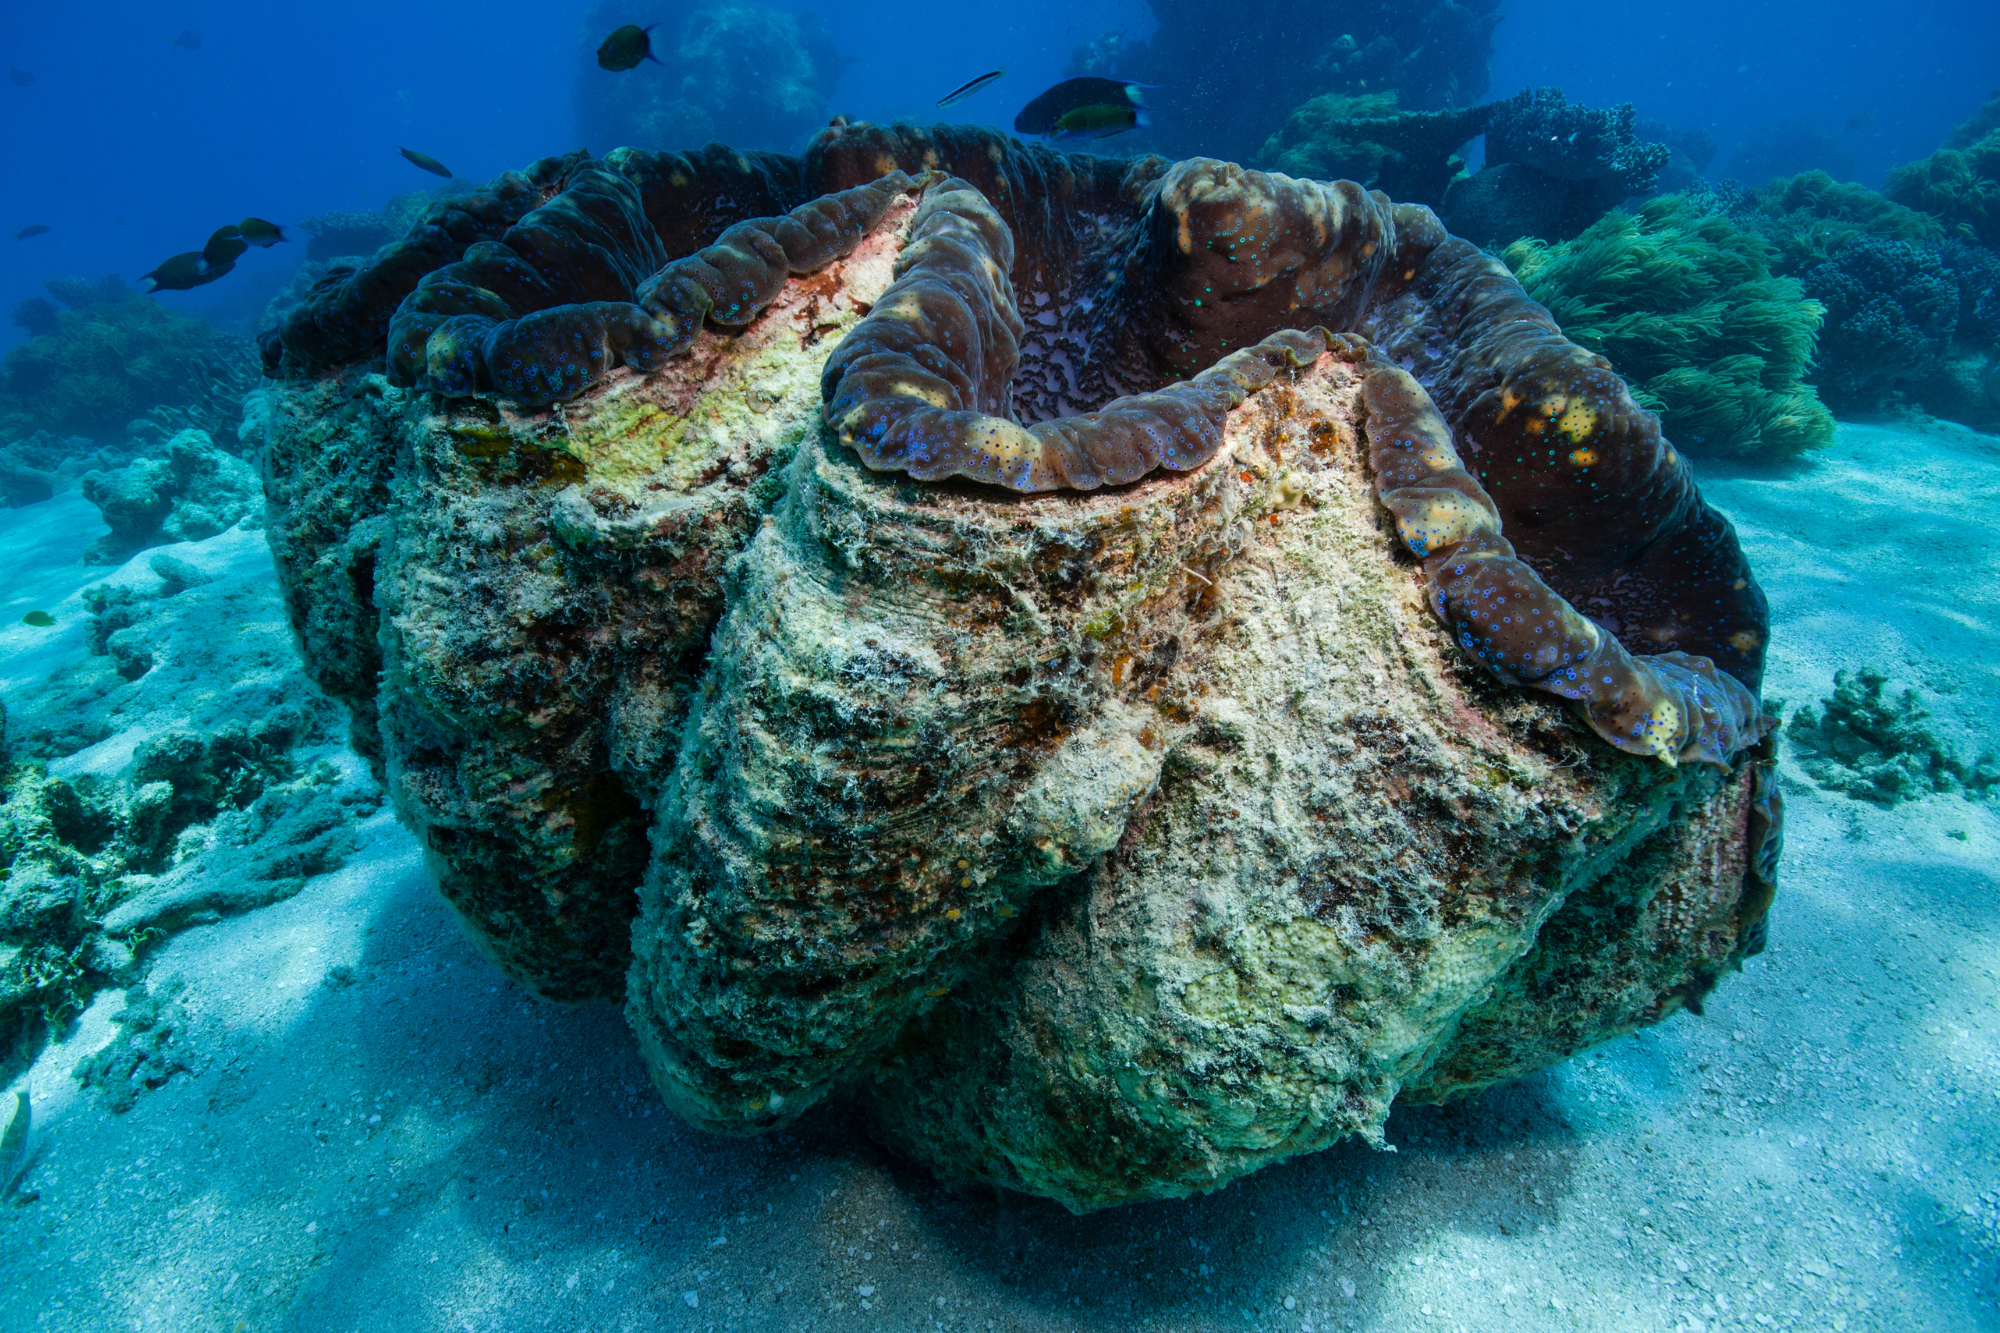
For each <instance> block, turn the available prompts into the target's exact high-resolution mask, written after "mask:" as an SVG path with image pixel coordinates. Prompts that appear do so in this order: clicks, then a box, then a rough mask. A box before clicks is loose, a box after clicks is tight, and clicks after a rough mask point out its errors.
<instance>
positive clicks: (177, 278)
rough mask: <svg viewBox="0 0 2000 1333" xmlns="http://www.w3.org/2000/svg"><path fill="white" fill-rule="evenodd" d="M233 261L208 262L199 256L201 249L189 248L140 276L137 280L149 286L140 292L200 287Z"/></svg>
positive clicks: (220, 273)
mask: <svg viewBox="0 0 2000 1333" xmlns="http://www.w3.org/2000/svg"><path fill="white" fill-rule="evenodd" d="M235 267H236V265H235V264H234V263H229V264H210V263H209V262H208V261H207V260H205V259H203V258H202V257H201V251H199V250H189V251H187V252H186V253H185V254H178V255H175V256H174V257H173V258H172V259H169V260H168V261H167V262H166V263H164V264H162V265H160V266H159V267H158V268H156V269H154V270H153V271H152V272H151V273H148V274H145V275H144V276H142V277H141V278H140V279H139V281H140V282H144V283H150V284H152V285H151V286H148V287H141V288H140V289H139V290H140V291H142V292H184V291H186V290H188V289H189V288H190V287H200V286H202V285H203V284H205V283H210V282H214V281H215V280H216V279H217V278H219V277H221V276H222V275H223V274H225V273H227V272H229V270H230V269H232V268H235Z"/></svg>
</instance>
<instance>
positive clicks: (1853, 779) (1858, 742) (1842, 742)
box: [1785, 667, 2000, 806]
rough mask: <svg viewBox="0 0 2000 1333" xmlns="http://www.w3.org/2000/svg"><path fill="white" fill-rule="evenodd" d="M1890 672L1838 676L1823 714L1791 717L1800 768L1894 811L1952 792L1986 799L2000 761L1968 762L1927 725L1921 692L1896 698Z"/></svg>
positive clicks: (1866, 670) (1998, 780)
mask: <svg viewBox="0 0 2000 1333" xmlns="http://www.w3.org/2000/svg"><path fill="white" fill-rule="evenodd" d="M1888 683H1889V673H1888V672H1886V671H1883V670H1880V669H1879V668H1876V667H1863V668H1861V670H1859V671H1852V672H1851V671H1838V672H1835V673H1834V677H1833V693H1832V694H1831V695H1829V696H1828V697H1827V698H1826V699H1824V700H1822V701H1821V703H1820V707H1819V710H1818V711H1817V712H1815V711H1814V710H1813V709H1812V708H1810V707H1807V708H1801V709H1799V710H1798V711H1797V712H1795V713H1793V714H1792V720H1791V721H1790V722H1789V723H1787V724H1786V727H1785V734H1786V735H1787V736H1789V737H1791V739H1792V741H1793V742H1794V743H1795V744H1796V745H1798V746H1799V747H1801V753H1800V756H1799V766H1800V767H1801V768H1803V769H1805V771H1806V772H1808V773H1810V774H1812V778H1813V781H1815V782H1817V783H1819V785H1820V786H1822V787H1825V788H1826V789H1827V790H1829V791H1841V792H1846V793H1847V794H1848V795H1849V796H1853V797H1855V798H1857V799H1858V800H1863V801H1873V802H1874V803H1875V804H1877V805H1886V806H1895V805H1899V804H1901V803H1902V802H1904V801H1906V800H1909V799H1911V798H1912V797H1917V796H1929V795H1932V794H1943V793H1947V792H1958V793H1960V794H1962V795H1965V796H1968V797H1971V796H1981V795H1985V794H1987V793H1988V792H1990V791H1991V790H1992V789H1993V788H1995V787H2000V757H1996V756H1994V755H1993V754H1992V753H1990V752H1988V753H1984V754H1981V755H1980V756H1979V758H1978V759H1977V760H1976V761H1975V762H1973V763H1971V764H1967V763H1966V762H1965V761H1964V760H1962V759H1960V758H1959V757H1958V755H1957V754H1955V753H1954V752H1953V751H1952V749H1951V747H1950V746H1948V745H1946V744H1945V743H1944V742H1943V741H1942V740H1940V739H1939V737H1938V734H1937V732H1936V730H1935V729H1934V728H1932V727H1929V726H1926V725H1925V724H1926V723H1927V722H1929V720H1930V717H1931V711H1930V709H1928V708H1926V707H1924V705H1923V703H1922V702H1921V701H1920V700H1919V699H1918V698H1917V692H1916V691H1915V690H1904V691H1903V693H1902V696H1901V697H1900V698H1895V699H1892V698H1889V697H1887V695H1886V694H1885V692H1884V687H1885V686H1887V685H1888Z"/></svg>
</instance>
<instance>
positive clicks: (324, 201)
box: [0, 0, 2000, 342]
mask: <svg viewBox="0 0 2000 1333" xmlns="http://www.w3.org/2000/svg"><path fill="white" fill-rule="evenodd" d="M779 7H780V8H783V7H785V6H779ZM585 8H586V6H585V5H583V4H580V3H576V2H575V0H567V2H565V3H553V4H511V5H509V4H481V5H471V4H462V3H437V4H420V5H410V4H398V3H386V2H385V0H359V2H358V3H348V4H342V5H338V6H327V7H323V8H321V7H312V6H296V7H294V6H287V5H273V4H251V3H223V2H220V0H198V2H196V3H187V4H159V3H126V2H124V0H113V3H109V4H100V5H89V6H82V5H59V4H27V3H14V4H9V5H7V6H5V7H3V8H0V65H4V66H6V67H8V68H18V69H23V70H26V71H28V72H30V73H32V74H33V75H34V77H35V82H34V83H33V84H32V85H31V86H28V87H25V88H23V87H17V86H15V85H14V84H12V83H11V82H9V83H4V84H0V181H5V182H6V186H5V189H4V191H0V236H11V235H13V233H14V232H15V231H17V230H19V229H20V228H21V227H24V226H27V225H30V224H34V223H40V224H44V225H47V226H49V227H50V228H51V229H52V230H51V231H50V232H49V233H48V234H46V235H43V236H39V237H36V238H34V239H32V240H30V241H23V242H18V243H16V242H12V241H7V240H0V308H11V307H12V306H13V304H14V303H15V302H16V301H18V300H20V299H21V298H23V297H25V296H29V295H33V294H35V293H37V292H39V291H40V289H41V282H42V280H43V279H44V278H47V277H52V276H58V275H79V276H89V277H98V276H101V275H102V274H104V273H108V272H118V273H121V274H123V275H124V276H125V277H126V278H127V279H132V278H136V277H137V275H139V274H141V273H144V272H146V271H147V270H149V269H151V268H152V267H153V266H154V265H155V264H157V263H159V262H160V261H161V260H162V259H164V258H166V257H167V256H168V255H170V254H173V253H176V252H178V251H182V250H188V249H198V248H199V247H200V244H201V241H202V239H203V238H205V237H206V236H207V235H208V233H209V232H210V231H211V230H212V229H213V228H214V227H216V226H218V225H220V224H221V223H224V222H228V221H232V220H234V219H236V218H238V217H240V216H242V215H243V214H245V213H254V214H257V215H259V216H263V217H267V218H271V219H274V220H278V221H287V220H294V221H295V220H298V219H301V218H305V217H309V216H312V215H314V214H318V213H322V212H326V211H328V210H331V209H342V210H363V209H370V208H375V207H379V206H380V205H381V204H382V203H383V202H384V201H385V200H387V199H388V198H389V197H390V196H391V195H393V194H395V193H397V192H399V191H403V190H410V189H415V188H419V187H424V186H428V185H431V184H434V183H435V182H434V181H433V180H432V179H431V178H429V177H426V176H424V175H423V174H422V173H420V172H418V171H417V170H416V169H415V168H413V167H411V166H410V165H409V164H408V163H406V162H404V161H403V160H402V159H401V158H399V157H398V156H397V155H396V152H395V149H396V146H398V145H409V146H411V147H415V148H418V149H421V150H422V151H425V152H428V153H431V154H433V155H434V156H436V157H439V158H441V159H442V160H444V161H445V162H446V163H447V164H449V165H450V166H451V167H452V169H453V170H454V171H456V172H457V173H458V174H459V175H460V176H461V177H463V178H465V179H466V180H468V181H479V180H484V179H486V178H487V177H490V176H492V175H493V174H495V173H496V172H499V171H502V170H504V169H507V168H509V167H514V166H519V165H521V164H523V163H525V162H527V161H529V160H531V159H533V158H535V157H537V156H540V155H542V154H545V153H550V152H557V151H561V150H564V149H567V148H569V147H571V146H573V144H574V142H575V138H576V133H575V127H574V118H573V111H572V90H573V84H574V81H575V79H576V76H577V73H578V71H579V70H580V69H584V68H586V65H585V61H586V59H587V56H586V53H587V52H588V51H589V50H590V49H592V48H593V47H594V46H595V43H596V42H597V41H598V40H599V39H600V38H601V36H602V34H601V33H598V32H595V31H585V30H584V29H583V27H582V26H581V24H582V18H583V13H584V10H585ZM952 10H959V13H958V14H957V15H954V16H952V17H947V15H948V14H950V13H951V11H952ZM1328 11H1329V14H1330V15H1332V16H1333V17H1332V18H1331V19H1330V21H1331V22H1335V23H1337V22H1338V17H1337V16H1338V7H1336V6H1329V7H1328ZM680 12H682V7H665V6H663V7H659V8H657V9H649V8H648V7H647V6H646V5H645V4H634V5H633V6H631V17H632V18H633V19H634V20H635V21H639V22H650V21H652V20H654V19H661V18H664V19H668V20H669V23H668V26H669V27H671V20H672V18H673V16H674V15H676V14H678V13H680ZM812 12H815V13H816V14H817V16H818V18H819V20H820V21H821V22H822V23H823V24H824V25H825V26H826V28H827V29H828V30H829V31H830V32H831V33H832V35H833V37H834V39H835V41H836V42H837V44H838V46H839V48H840V50H841V52H842V54H843V55H844V56H846V57H848V58H849V59H851V60H852V61H853V63H852V64H850V65H849V66H847V68H846V69H845V70H844V71H843V72H842V74H841V77H840V81H839V84H838V87H837V89H836V92H835V94H834V96H833V98H832V99H831V103H830V106H829V110H830V111H832V112H837V113H841V114H845V115H847V116H849V117H851V118H853V119H875V120H886V119H893V118H895V117H898V116H910V117H914V118H918V119H924V118H938V116H939V114H940V113H938V111H937V109H936V107H935V105H934V104H935V102H936V99H937V98H938V97H940V96H942V95H943V94H944V93H945V92H946V91H948V90H949V89H951V88H953V87H956V86H957V85H958V84H959V83H960V82H962V81H963V80H965V79H967V78H970V77H972V76H973V75H974V74H977V73H980V72H981V71H983V70H986V69H990V68H994V67H997V66H1000V65H1006V66H1008V68H1009V73H1008V76H1007V78H1006V79H1004V80H1002V81H1001V83H1000V84H998V85H996V86H995V87H994V88H991V89H989V90H987V91H986V92H985V93H984V94H982V95H981V96H980V97H978V98H976V99H974V100H972V101H970V102H968V103H966V104H963V105H961V106H959V107H955V108H952V111H953V112H954V113H957V116H958V118H963V119H966V120H983V121H987V122H990V123H993V124H996V125H1006V124H1008V123H1009V122H1010V121H1011V119H1012V116H1013V113H1014V112H1015V111H1016V110H1017V109H1018V108H1019V107H1020V106H1021V105H1022V104H1024V103H1025V102H1026V100H1027V99H1028V98H1029V97H1032V96H1033V95H1034V94H1035V93H1036V92H1038V91H1040V89H1041V88H1043V87H1045V86H1047V84H1048V83H1050V82H1053V81H1054V80H1055V79H1056V78H1057V77H1059V75H1060V72H1061V70H1062V68H1063V65H1064V63H1065V61H1066V60H1067V59H1068V57H1069V55H1070V52H1071V50H1072V49H1073V48H1074V47H1075V46H1076V44H1078V43H1079V42H1081V41H1084V40H1087V39H1089V38H1092V37H1095V36H1097V35H1099V34H1101V33H1103V32H1106V31H1109V30H1114V29H1119V28H1123V29H1125V30H1126V31H1127V32H1128V33H1130V34H1131V35H1132V36H1134V37H1143V36H1145V35H1146V34H1148V33H1149V32H1150V31H1151V29H1152V27H1153V18H1152V14H1151V11H1150V10H1149V9H1148V7H1147V5H1146V4H1145V3H1144V0H1074V2H1072V3H1060V4H1056V3H1021V4H1013V5H1006V6H993V7H976V8H968V9H960V7H956V6H953V7H942V8H940V9H936V10H930V11H925V10H921V9H915V8H913V7H912V6H909V5H907V4H901V3H888V2H887V0H863V2H861V3H854V4H847V5H842V6H838V7H820V8H818V9H817V10H814V11H812ZM1502 12H1503V15H1504V17H1503V21H1502V22H1501V24H1500V26H1499V28H1498V30H1497V32H1496V34H1495V43H1494V55H1493V61H1492V88H1491V93H1490V95H1491V96H1495V97H1500V96H1505V95H1507V94H1509V93H1511V92H1514V91H1515V90H1516V89H1519V88H1523V87H1527V86H1530V85H1537V84H1553V85H1556V86H1559V87H1562V88H1564V89H1565V90H1566V91H1567V92H1568V93H1569V94H1570V96H1571V98H1572V100H1577V101H1583V102H1586V103H1590V104H1593V105H1601V104H1607V103H1613V102H1623V101H1630V102H1633V103H1634V104H1635V105H1636V106H1637V108H1638V110H1639V113H1640V114H1641V115H1642V116H1653V117H1658V118H1660V119H1663V120H1667V121H1669V122H1672V123H1674V124H1676V125H1682V126H1699V127H1702V128H1706V129H1707V130H1708V131H1709V132H1710V133H1711V134H1713V135H1714V136H1715V137H1716V139H1717V140H1718V142H1719V143H1720V145H1721V147H1722V152H1721V154H1720V155H1719V158H1718V164H1717V165H1718V167H1721V166H1723V165H1724V164H1726V162H1727V159H1728V157H1729V153H1730V149H1731V147H1732V145H1733V144H1734V143H1735V142H1737V141H1738V140H1740V139H1742V138H1744V137H1745V136H1748V135H1750V134H1751V133H1753V132H1754V131H1755V130H1756V129H1758V127H1760V126H1763V125H1766V124H1769V123H1772V122H1777V121H1785V120H1795V121H1802V122H1804V123H1806V124H1808V125H1811V126H1813V127H1816V128H1818V129H1820V130H1822V131H1825V132H1827V133H1830V134H1834V135H1837V136H1839V137H1840V138H1841V139H1842V141H1843V143H1844V144H1845V146H1846V147H1847V148H1848V150H1849V151H1850V153H1851V155H1852V160H1853V169H1854V173H1855V177H1856V179H1859V180H1861V181H1863V182H1865V183H1869V184H1877V185H1879V184H1880V181H1881V178H1882V176H1883V175H1884V173H1885V172H1886V171H1887V170H1888V168H1889V167H1890V166H1892V165H1894V164H1895V163H1898V162H1902V161H1907V160H1909V159H1911V158H1916V157H1921V156H1923V155H1924V154H1926V153H1928V152H1929V151H1930V150H1931V149H1932V148H1934V147H1935V146H1936V145H1937V143H1938V142H1939V141H1940V140H1941V139H1942V138H1943V136H1944V134H1945V133H1946V131H1947V130H1948V129H1949V128H1950V127H1951V126H1952V125H1953V124H1955V123H1957V122H1958V121H1960V120H1963V119H1964V118H1965V117H1966V116H1968V115H1969V114H1971V112H1972V110H1973V109H1974V108H1976V107H1977V106H1978V105H1979V103H1980V102H1981V101H1982V100H1983V99H1984V98H1985V96H1986V95H1987V93H1988V91H1989V89H1990V88H1991V87H1992V86H1993V85H1994V84H1995V83H2000V6H1995V5H1993V4H1991V3H1986V2H1985V0H1911V3H1906V4H1900V5H1897V6H1894V7H1892V8H1891V7H1883V6H1879V5H1868V4H1859V3H1847V4H1833V5H1825V4H1812V3H1803V2H1797V3H1732V2H1731V0H1697V2H1694V3H1672V4H1628V3H1617V4H1590V5H1580V4H1574V3H1561V2H1558V0H1507V3H1506V4H1505V5H1504V6H1503V8H1502ZM183 30H192V31H193V32H195V33H196V34H198V35H199V37H200V38H201V45H200V46H199V48H198V49H195V50H191V51H190V50H185V49H180V48H176V47H173V46H171V45H170V44H169V39H170V38H172V37H174V36H176V35H177V34H179V33H180V32H182V31H183ZM1244 63H1245V65H1246V71H1245V73H1246V77H1248V76H1250V75H1251V74H1252V73H1253V72H1254V62H1250V61H1247V60H1246V61H1245V62H1244ZM592 72H593V73H594V72H595V71H592ZM657 74H658V71H657V69H655V68H654V67H652V66H646V67H642V68H641V69H640V70H638V71H636V72H634V73H633V74H631V75H627V76H623V77H628V78H649V77H655V76H657ZM603 77H607V78H608V77H613V76H610V75H605V76H603ZM1245 95H1246V96H1254V95H1255V92H1254V89H1250V90H1246V93H1245ZM1289 110H1290V108H1289V107H1288V106H1279V105H1274V106H1272V107H1270V108H1269V115H1270V127H1271V129H1272V130H1275V129H1276V128H1277V127H1278V126H1279V125H1280V124H1282V123H1283V121H1284V117H1285V115H1286V113H1287V112H1288V111H1289ZM1868 112H1873V113H1874V120H1873V122H1872V124H1870V125H1869V126H1868V128H1866V129H1865V130H1862V131H1858V132H1854V133H1848V132H1847V131H1846V130H1845V128H1844V127H1845V126H1846V125H1847V124H1848V123H1849V121H1850V120H1851V119H1852V118H1854V117H1856V116H1857V115H1862V114H1865V113H1868ZM721 137H723V138H724V139H725V140H727V139H728V136H727V135H726V134H724V135H723V136H721ZM589 146H590V147H591V148H593V149H594V150H595V151H599V152H602V151H604V150H605V149H607V148H609V147H612V146H613V145H610V144H592V145H589ZM657 146H661V147H669V146H670V147H686V146H691V145H657ZM769 146H772V147H778V146H781V145H769ZM788 146H790V147H793V148H797V147H799V146H802V144H794V145H788ZM297 257H298V256H297V252H296V251H295V250H289V249H286V248H283V247H280V248H277V249H275V250H273V251H270V252H268V253H256V252H253V253H252V254H251V255H250V256H248V257H247V258H246V259H245V261H244V262H243V263H241V264H240V265H239V267H238V271H237V273H235V274H232V275H231V279H230V280H228V281H224V282H219V283H216V284H213V285H212V286H210V287H208V288H205V289H199V290H196V291H194V292H188V293H174V294H170V295H168V296H166V297H165V298H163V299H165V300H168V301H170V302H172V303H173V304H174V305H175V306H176V307H177V308H183V309H186V310H189V311H196V312H202V311H213V312H216V313H218V314H224V315H229V316H234V317H237V318H248V317H249V316H250V315H251V314H252V312H254V311H255V310H257V309H260V308H261V306H262V299H261V298H262V297H263V296H265V295H268V293H269V292H270V290H272V289H273V288H274V287H275V286H277V285H278V284H279V282H280V281H281V277H282V274H281V271H282V270H284V269H285V268H286V267H287V266H289V265H290V264H292V263H293V262H295V261H296V259H297ZM20 336H21V333H20V330H18V329H15V328H11V327H7V328H0V339H4V340H6V341H9V342H11V341H12V340H15V339H17V338H19V337H20Z"/></svg>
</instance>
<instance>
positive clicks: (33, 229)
mask: <svg viewBox="0 0 2000 1333" xmlns="http://www.w3.org/2000/svg"><path fill="white" fill-rule="evenodd" d="M47 230H48V228H47V227H46V226H44V225H43V224H41V223H39V222H37V223H33V224H32V225H30V226H26V227H23V228H21V230H19V231H17V232H15V233H14V239H15V240H17V241H25V240H27V239H28V238H29V237H30V236H40V235H41V234H42V233H43V232H45V231H47Z"/></svg>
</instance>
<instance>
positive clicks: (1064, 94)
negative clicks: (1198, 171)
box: [1014, 78, 1150, 136]
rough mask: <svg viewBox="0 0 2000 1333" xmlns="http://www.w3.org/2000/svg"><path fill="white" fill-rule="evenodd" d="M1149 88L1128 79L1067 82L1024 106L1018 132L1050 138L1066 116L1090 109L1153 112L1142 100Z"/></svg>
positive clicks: (1092, 79)
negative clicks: (1141, 93) (1103, 108)
mask: <svg viewBox="0 0 2000 1333" xmlns="http://www.w3.org/2000/svg"><path fill="white" fill-rule="evenodd" d="M1145 87H1146V85H1145V84H1143V83H1128V82H1126V81H1125V80H1124V79H1099V78H1082V79H1064V80H1063V81H1062V82H1061V83H1059V84H1057V85H1056V86H1055V87H1053V88H1051V89H1049V90H1048V91H1047V92H1045V93H1043V94H1042V95H1041V96H1040V97H1037V98H1036V99H1035V100H1034V101H1032V102H1030V103H1028V104H1027V105H1026V106H1024V107H1022V108H1021V114H1020V115H1018V116H1016V117H1014V129H1015V131H1016V132H1017V133H1020V134H1034V135H1041V136H1050V135H1054V134H1055V133H1057V130H1056V123H1057V122H1058V121H1060V120H1061V119H1062V118H1063V117H1064V116H1067V115H1069V114H1071V113H1072V112H1075V111H1081V110H1083V109H1084V108H1086V107H1118V106H1123V107H1130V108H1132V109H1133V110H1135V111H1145V110H1149V109H1150V108H1148V107H1147V106H1146V105H1145V104H1144V103H1142V102H1141V101H1140V100H1139V94H1140V92H1141V91H1143V90H1144V89H1145ZM1126 128H1127V129H1130V128H1131V126H1129V125H1128V126H1126Z"/></svg>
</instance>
